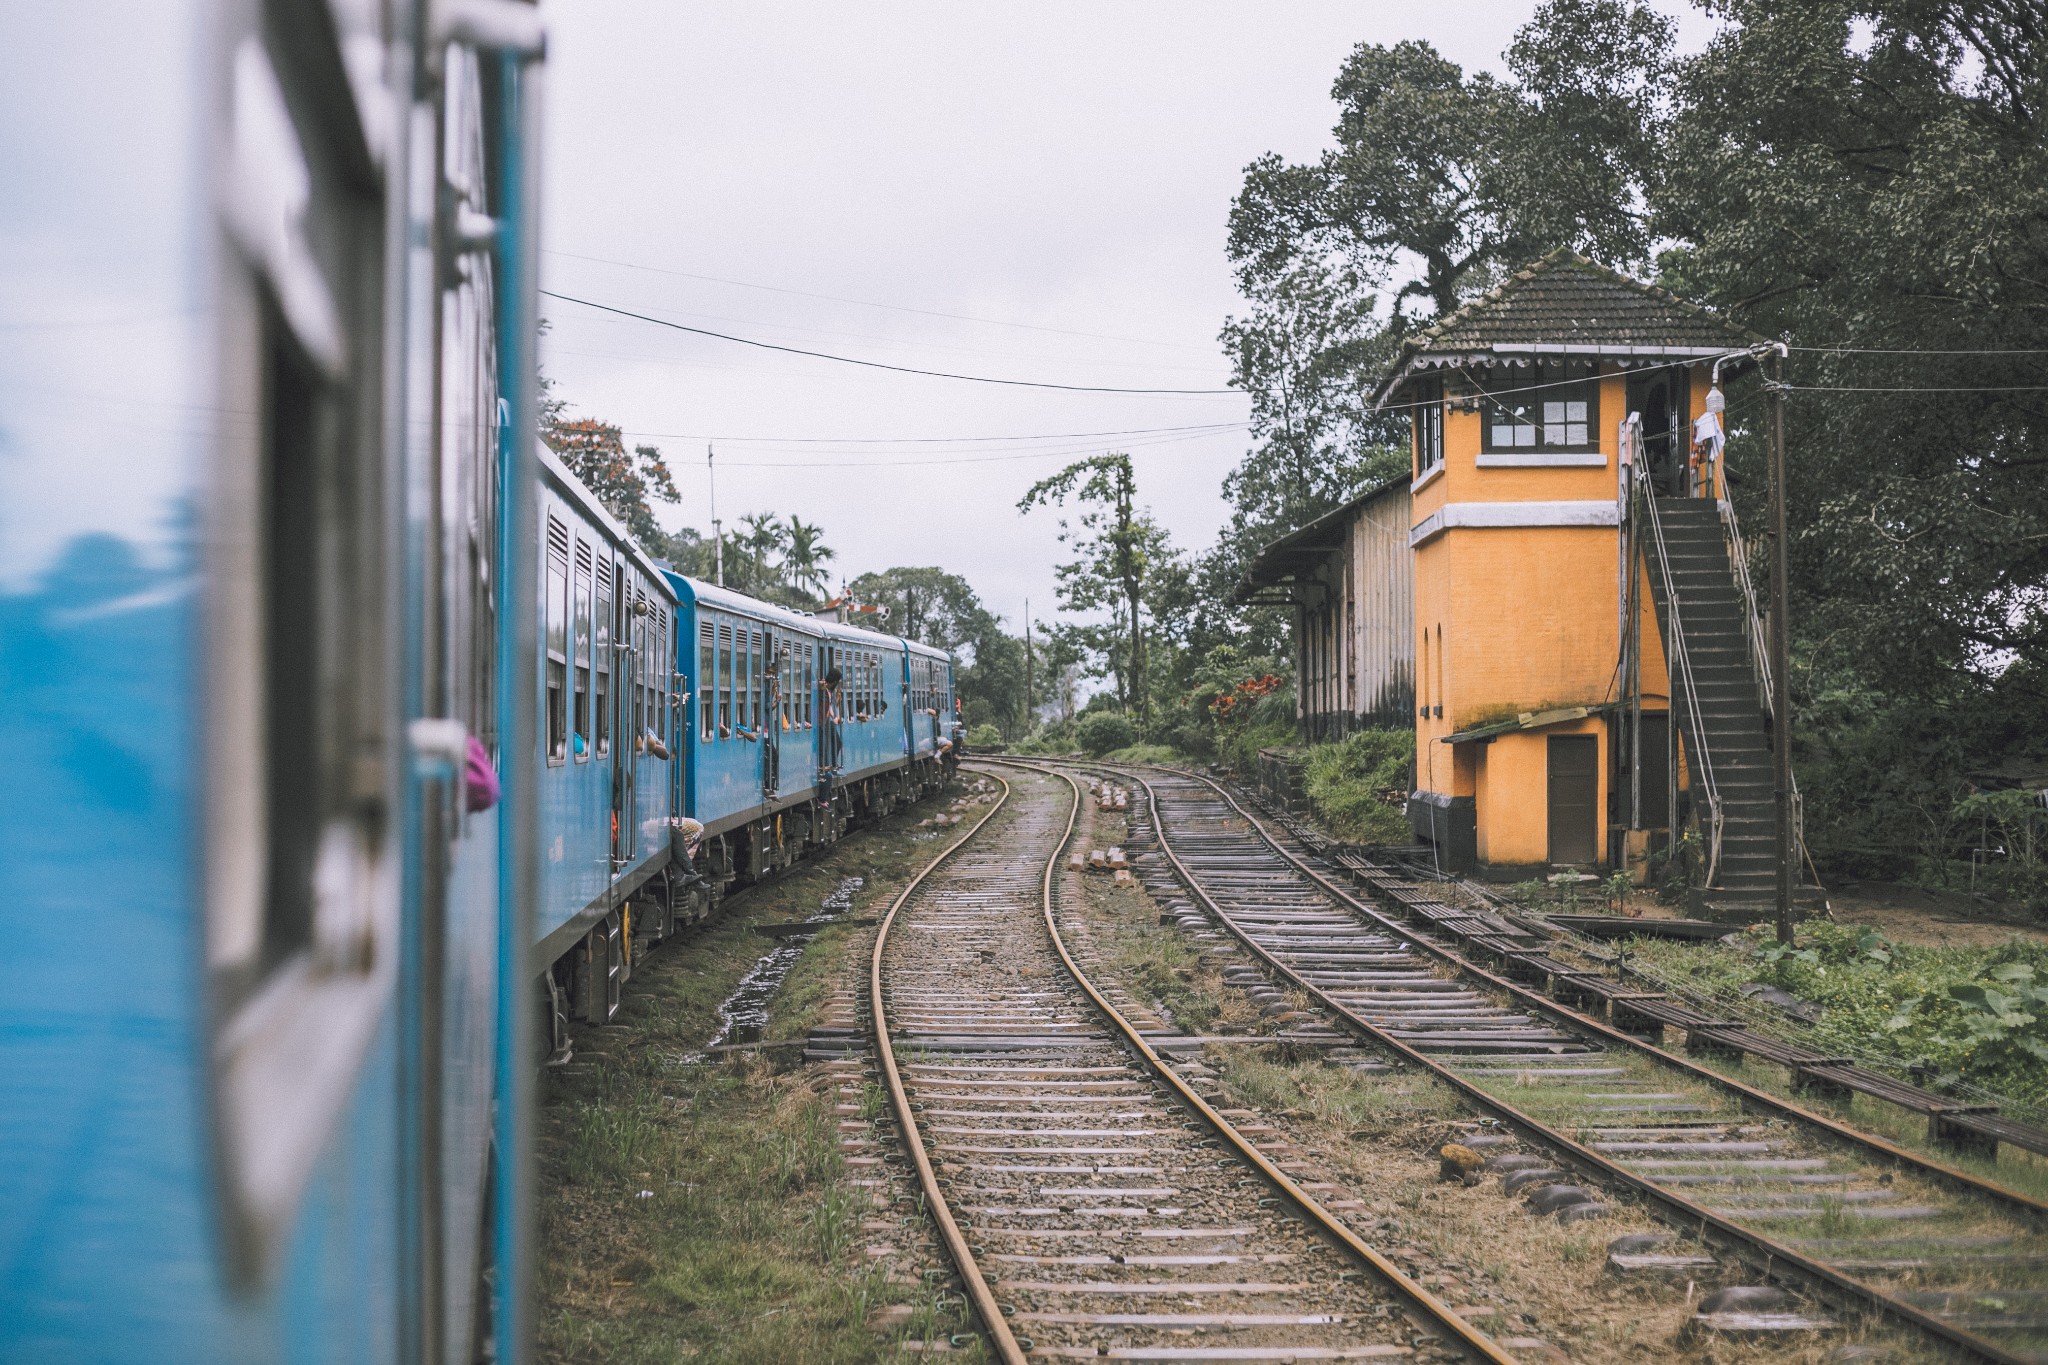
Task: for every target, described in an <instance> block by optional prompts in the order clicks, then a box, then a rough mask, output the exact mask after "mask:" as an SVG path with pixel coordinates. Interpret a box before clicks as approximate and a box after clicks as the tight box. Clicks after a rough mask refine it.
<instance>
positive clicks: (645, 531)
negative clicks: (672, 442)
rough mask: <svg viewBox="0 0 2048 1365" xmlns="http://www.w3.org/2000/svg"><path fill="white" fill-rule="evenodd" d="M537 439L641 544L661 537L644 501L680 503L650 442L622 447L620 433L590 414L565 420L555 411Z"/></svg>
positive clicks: (652, 511) (608, 423)
mask: <svg viewBox="0 0 2048 1365" xmlns="http://www.w3.org/2000/svg"><path fill="white" fill-rule="evenodd" d="M540 438H541V440H542V442H544V443H545V444H546V445H547V448H548V449H549V450H552V451H553V452H554V453H555V454H556V455H557V456H558V457H560V459H561V461H562V463H563V464H564V465H567V466H568V468H569V472H570V473H572V474H574V475H575V476H576V477H577V478H578V479H581V480H582V481H583V484H584V486H585V487H586V488H588V489H589V490H590V491H591V492H592V493H594V494H596V495H597V500H598V501H599V502H601V503H603V504H604V507H605V510H606V511H607V512H610V513H611V514H612V515H613V516H615V517H617V518H618V519H619V520H620V521H622V522H624V523H625V526H626V529H627V530H628V531H630V532H632V534H633V539H635V540H637V541H639V542H640V543H641V544H642V545H645V544H647V543H648V542H649V541H650V540H652V541H655V542H657V543H658V542H659V541H660V540H661V539H662V531H661V527H660V526H659V525H657V524H656V522H655V520H654V508H653V507H652V505H651V504H650V503H649V501H648V500H649V499H650V498H653V499H658V500H660V501H662V502H670V503H673V502H680V501H682V498H681V495H680V494H678V493H677V492H676V485H675V480H674V479H673V478H671V477H670V475H669V472H668V466H667V465H666V464H664V463H662V459H661V452H660V451H659V450H657V449H655V448H654V447H653V446H649V445H641V446H634V447H633V448H632V449H631V450H630V451H629V450H627V449H626V441H625V436H624V434H623V433H622V432H621V431H620V430H619V428H617V427H615V426H613V425H612V424H611V423H610V422H601V421H598V420H597V419H596V418H592V417H578V418H566V417H563V416H561V415H560V413H559V412H556V413H555V414H554V415H552V416H551V417H549V418H548V419H546V420H545V421H544V422H543V423H542V425H541V431H540Z"/></svg>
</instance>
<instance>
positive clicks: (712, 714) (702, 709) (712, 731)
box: [697, 619, 718, 744]
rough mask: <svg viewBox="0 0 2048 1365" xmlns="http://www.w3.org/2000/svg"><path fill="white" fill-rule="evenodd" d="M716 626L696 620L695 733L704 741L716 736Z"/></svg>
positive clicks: (707, 741) (706, 741)
mask: <svg viewBox="0 0 2048 1365" xmlns="http://www.w3.org/2000/svg"><path fill="white" fill-rule="evenodd" d="M717 679H718V627H717V626H715V625H713V624H712V623H711V622H710V621H709V620H708V619H706V620H699V621H698V622H697V733H698V735H699V736H700V737H701V738H702V739H703V740H704V742H705V743H707V744H708V743H710V742H711V741H712V740H714V739H716V738H718V699H717V693H716V692H715V690H714V689H715V687H716V685H717Z"/></svg>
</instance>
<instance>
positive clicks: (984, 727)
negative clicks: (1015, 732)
mask: <svg viewBox="0 0 2048 1365" xmlns="http://www.w3.org/2000/svg"><path fill="white" fill-rule="evenodd" d="M1002 742H1003V732H1002V731H1001V730H998V729H996V727H995V726H993V725H990V724H988V723H987V722H983V723H982V724H980V725H977V726H975V727H974V728H973V729H972V730H969V731H968V732H967V747H968V748H970V749H983V750H987V749H993V748H996V747H997V746H999V745H1000V744H1001V743H1002Z"/></svg>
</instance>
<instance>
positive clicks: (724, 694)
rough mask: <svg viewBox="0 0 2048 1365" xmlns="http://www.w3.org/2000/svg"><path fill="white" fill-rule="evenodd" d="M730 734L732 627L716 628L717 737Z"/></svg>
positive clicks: (725, 736)
mask: <svg viewBox="0 0 2048 1365" xmlns="http://www.w3.org/2000/svg"><path fill="white" fill-rule="evenodd" d="M731 734H732V627H731V626H726V625H721V626H720V627H719V628H718V737H719V738H720V739H725V738H728V737H729V736H730V735H731Z"/></svg>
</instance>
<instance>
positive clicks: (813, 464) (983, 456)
mask: <svg viewBox="0 0 2048 1365" xmlns="http://www.w3.org/2000/svg"><path fill="white" fill-rule="evenodd" d="M628 434H629V435H630V434H634V433H628ZM1209 434H1211V433H1208V432H1193V433H1190V434H1187V435H1182V436H1158V437H1154V438H1152V439H1150V440H1143V441H1129V442H1121V443H1120V444H1122V445H1123V446H1124V447H1125V449H1127V450H1129V451H1131V452H1134V453H1136V452H1142V451H1145V450H1148V449H1150V448H1152V447H1154V446H1166V445H1176V444H1178V443H1180V442H1182V441H1198V440H1200V439H1202V437H1203V436H1205V435H1209ZM1100 449H1101V447H1100V446H1095V445H1076V446H1066V447H1061V446H1040V447H1038V448H1036V449H1032V450H1024V451H1016V452H1012V453H1008V454H988V453H985V452H984V453H977V454H971V455H918V456H914V457H912V458H910V459H907V460H878V459H863V460H728V459H725V458H723V457H721V458H720V459H719V461H718V463H719V466H720V467H721V468H736V467H744V468H748V469H842V470H848V471H854V470H864V469H901V468H906V467H910V466H920V465H957V464H999V463H1004V462H1007V461H1011V460H1046V459H1073V458H1075V457H1076V456H1081V455H1086V454H1088V453H1089V452H1091V451H1098V450H1100Z"/></svg>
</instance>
